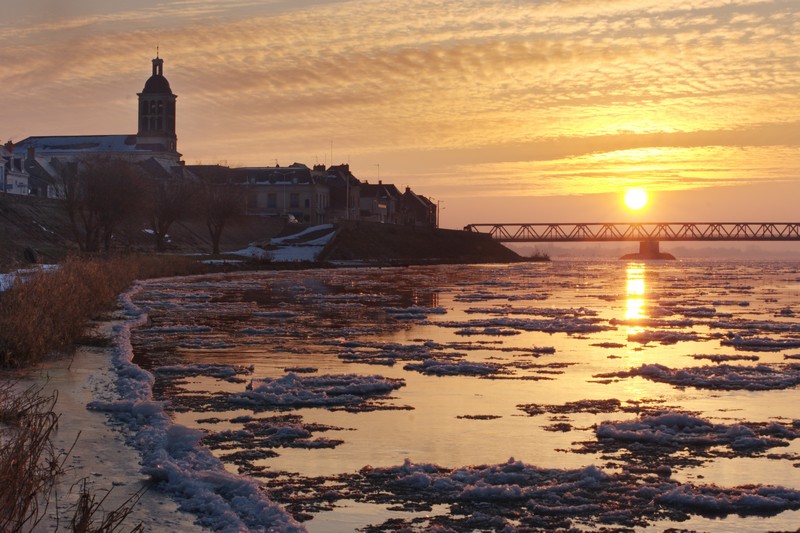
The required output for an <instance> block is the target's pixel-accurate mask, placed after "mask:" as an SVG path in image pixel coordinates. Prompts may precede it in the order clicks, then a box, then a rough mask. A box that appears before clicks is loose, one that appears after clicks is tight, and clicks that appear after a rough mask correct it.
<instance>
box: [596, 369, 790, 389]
mask: <svg viewBox="0 0 800 533" xmlns="http://www.w3.org/2000/svg"><path fill="white" fill-rule="evenodd" d="M634 376H639V377H643V378H645V379H651V380H653V381H660V382H662V383H669V384H671V385H677V386H681V387H696V388H698V389H717V390H752V391H758V390H775V389H786V388H790V387H795V386H797V385H800V365H798V364H789V365H781V366H769V365H765V364H760V365H756V366H737V365H728V364H721V365H714V366H702V367H693V368H667V367H666V366H664V365H659V364H650V365H642V366H640V367H638V368H631V369H630V370H627V371H622V372H612V373H607V374H597V375H595V377H598V378H613V377H616V378H627V377H634Z"/></svg>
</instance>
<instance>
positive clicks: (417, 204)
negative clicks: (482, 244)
mask: <svg viewBox="0 0 800 533" xmlns="http://www.w3.org/2000/svg"><path fill="white" fill-rule="evenodd" d="M137 96H138V103H137V106H138V107H137V131H136V133H130V134H114V135H60V136H50V137H38V136H37V137H28V138H27V139H24V140H22V141H20V142H19V143H17V145H16V146H14V147H13V149H14V151H13V152H11V153H10V154H8V153H6V152H8V150H6V152H4V153H3V158H4V160H5V161H6V167H5V168H6V170H5V171H4V174H3V176H7V177H8V178H10V177H11V176H12V173H16V174H14V176H15V178H14V179H13V180H12V181H11V182H10V183H9V184H5V187H6V188H7V189H8V188H9V187H11V188H13V192H15V193H16V194H28V192H25V191H30V194H34V195H37V196H46V197H50V198H63V197H64V193H63V189H64V188H63V184H64V178H65V177H66V176H69V175H75V173H76V172H78V170H79V165H80V162H81V160H85V159H86V158H90V157H99V156H106V157H113V158H119V159H123V160H127V161H130V162H132V163H135V164H137V165H138V166H139V167H140V168H141V169H142V170H143V172H144V174H145V175H147V176H148V177H150V178H152V179H154V180H169V179H189V180H194V181H197V182H198V184H199V183H200V182H201V181H204V182H208V183H216V184H223V183H226V184H231V185H237V186H242V187H245V188H246V191H245V194H244V196H245V197H246V213H247V214H249V215H256V216H274V217H284V218H286V219H287V220H290V221H297V222H301V223H306V224H323V223H334V222H339V221H341V220H365V221H374V222H381V223H389V224H410V225H435V224H436V215H435V209H433V207H432V205H433V204H432V203H431V202H430V201H429V200H427V199H426V198H425V197H423V196H418V195H416V194H414V193H413V192H412V191H411V189H409V188H406V193H405V194H402V193H401V192H400V191H399V190H398V189H397V187H395V186H394V185H391V184H384V183H383V182H381V181H379V182H378V183H377V184H369V183H368V182H364V183H362V182H361V181H360V180H359V179H358V178H356V177H355V176H354V175H353V173H352V172H351V171H350V165H346V164H342V165H334V166H331V167H328V168H327V169H326V168H325V166H324V165H315V166H314V167H313V168H309V167H308V166H306V165H304V164H302V163H293V164H291V165H289V166H288V167H281V166H278V165H276V166H274V167H273V166H264V167H241V168H230V167H227V166H222V165H191V166H187V165H185V164H184V162H183V161H182V160H181V154H180V153H179V152H178V149H177V146H178V137H177V134H176V123H177V120H176V119H177V108H176V102H177V98H178V97H177V95H175V93H173V92H172V88H171V86H170V84H169V81H168V80H167V78H166V77H165V76H164V60H163V59H161V58H160V57H158V55H156V57H155V58H154V59H153V60H152V73H151V75H150V77H149V78H148V79H147V81H145V84H144V88H143V89H142V91H141V92H139V93H137ZM14 153H16V154H20V155H21V156H22V157H16V156H14V155H13V154H14ZM23 158H24V164H22V163H21V161H22V159H23ZM18 167H21V168H18ZM15 169H17V170H15ZM25 177H27V181H26V180H25V179H24V178H25ZM9 192H11V191H10V190H9Z"/></svg>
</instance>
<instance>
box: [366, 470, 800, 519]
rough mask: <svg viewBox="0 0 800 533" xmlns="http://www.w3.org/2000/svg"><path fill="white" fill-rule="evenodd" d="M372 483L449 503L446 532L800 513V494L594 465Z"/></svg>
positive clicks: (438, 473)
mask: <svg viewBox="0 0 800 533" xmlns="http://www.w3.org/2000/svg"><path fill="white" fill-rule="evenodd" d="M361 475H362V476H363V477H364V478H365V480H366V481H367V483H373V484H378V485H379V486H381V487H385V488H388V490H389V491H391V493H392V494H393V495H394V499H396V500H398V501H402V500H404V499H410V500H412V501H421V502H435V503H449V504H451V506H452V507H451V509H453V514H452V515H451V516H450V518H449V519H443V520H441V521H440V522H441V525H443V526H444V525H449V524H453V523H455V524H454V525H456V527H457V528H458V530H461V529H462V528H463V527H467V526H468V525H472V526H473V527H487V526H489V525H490V524H491V526H492V529H496V530H502V529H503V528H504V527H506V528H509V530H514V529H515V528H513V525H514V524H518V525H520V526H521V527H523V528H535V529H537V530H538V529H542V530H544V529H553V528H569V527H574V526H577V525H582V526H584V527H586V526H589V527H592V528H595V527H599V526H600V525H611V524H617V525H622V526H627V527H635V526H644V525H646V524H647V523H648V521H649V520H654V519H657V518H664V517H671V518H673V519H685V518H687V517H688V513H687V511H689V512H699V513H701V514H712V515H714V516H720V517H722V516H726V515H729V514H734V513H736V514H739V515H765V514H773V513H779V512H781V511H784V510H788V509H798V508H800V491H798V490H793V489H787V488H783V487H775V486H760V487H752V486H745V487H736V488H727V489H724V488H720V487H716V486H713V485H699V486H696V485H690V484H681V483H678V482H677V481H674V480H672V479H669V478H664V477H656V478H637V477H635V476H633V475H631V474H629V473H625V472H623V473H619V474H613V473H607V472H604V471H602V470H600V469H598V468H597V467H595V466H587V467H585V468H580V469H574V470H569V469H565V470H560V469H546V468H539V467H536V466H533V465H530V464H526V463H523V462H522V461H517V460H514V459H513V458H512V459H509V460H508V461H507V462H506V463H502V464H495V465H480V466H471V467H463V468H456V469H447V468H443V467H441V466H438V465H435V464H416V463H412V462H410V461H406V462H405V463H404V464H403V465H402V466H398V467H389V468H371V467H367V468H365V469H363V470H362V471H361ZM448 520H449V522H448Z"/></svg>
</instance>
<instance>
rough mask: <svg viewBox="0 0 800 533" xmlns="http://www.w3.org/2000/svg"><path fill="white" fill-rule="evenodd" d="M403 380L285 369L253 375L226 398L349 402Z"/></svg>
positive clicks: (261, 402) (284, 403) (268, 402)
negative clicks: (258, 376)
mask: <svg viewBox="0 0 800 533" xmlns="http://www.w3.org/2000/svg"><path fill="white" fill-rule="evenodd" d="M404 384H405V383H404V382H403V380H399V379H388V378H384V377H382V376H358V375H355V374H341V375H335V376H334V375H323V376H298V375H297V374H294V373H289V374H286V375H285V376H283V377H281V378H277V379H269V378H266V379H254V380H252V381H251V382H250V384H249V385H248V386H247V390H246V391H245V392H241V393H238V394H234V395H232V396H231V398H230V401H231V402H233V403H236V404H241V405H249V406H256V407H258V406H278V407H289V406H291V407H310V406H316V407H322V406H324V407H339V406H352V405H359V404H362V403H365V402H366V401H367V400H368V399H370V398H374V397H381V396H385V395H387V394H389V393H390V392H392V391H393V390H395V389H399V388H400V387H402V386H403V385H404Z"/></svg>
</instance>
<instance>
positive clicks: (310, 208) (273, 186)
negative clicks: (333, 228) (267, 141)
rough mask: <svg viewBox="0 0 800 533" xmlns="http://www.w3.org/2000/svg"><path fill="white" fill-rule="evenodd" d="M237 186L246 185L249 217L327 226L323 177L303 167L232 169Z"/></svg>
mask: <svg viewBox="0 0 800 533" xmlns="http://www.w3.org/2000/svg"><path fill="white" fill-rule="evenodd" d="M232 172H233V175H234V176H235V177H236V182H238V183H245V184H247V189H248V192H247V198H248V200H247V214H250V215H266V216H284V217H289V216H290V215H291V217H293V218H294V219H295V220H297V221H298V222H303V223H306V224H322V223H324V222H326V212H327V210H328V207H329V206H330V196H329V190H328V186H327V185H326V184H325V181H324V179H323V178H322V176H321V175H320V174H319V173H318V172H317V173H315V172H312V170H311V169H310V168H308V167H307V166H306V165H304V164H302V163H293V164H291V165H289V166H288V167H281V166H275V167H242V168H235V169H232Z"/></svg>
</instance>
